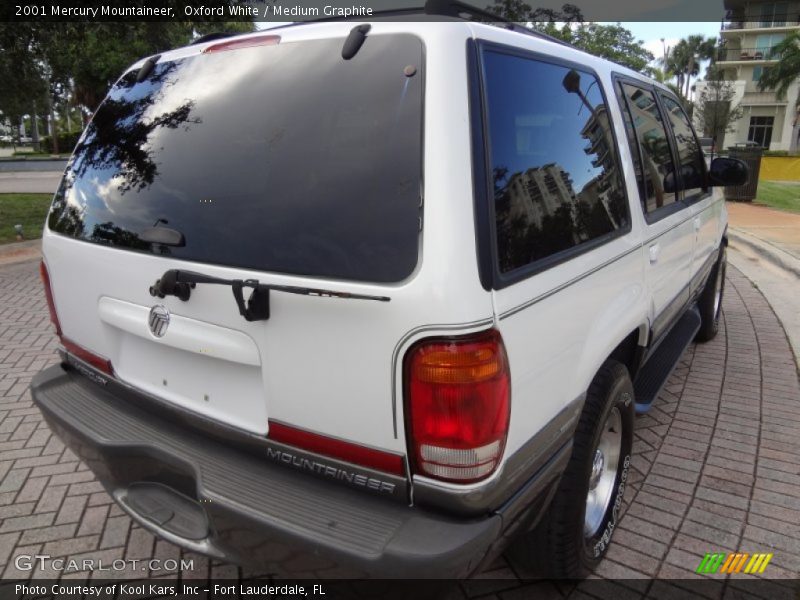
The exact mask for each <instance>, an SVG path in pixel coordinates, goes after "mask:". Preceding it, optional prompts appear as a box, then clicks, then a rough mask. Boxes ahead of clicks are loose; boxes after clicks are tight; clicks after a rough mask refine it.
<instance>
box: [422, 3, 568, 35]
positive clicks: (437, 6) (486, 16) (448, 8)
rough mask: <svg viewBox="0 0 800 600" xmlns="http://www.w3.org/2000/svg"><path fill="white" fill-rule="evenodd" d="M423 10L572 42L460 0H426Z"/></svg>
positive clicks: (432, 13) (429, 13) (431, 13)
mask: <svg viewBox="0 0 800 600" xmlns="http://www.w3.org/2000/svg"><path fill="white" fill-rule="evenodd" d="M423 10H424V12H425V14H428V15H440V16H444V17H455V18H457V19H462V20H465V21H480V22H486V23H492V24H494V25H497V26H499V27H503V28H504V29H508V30H510V31H515V32H517V33H524V34H525V35H530V36H533V37H538V38H543V39H546V40H549V41H551V42H555V43H556V44H561V45H562V46H572V44H569V43H567V42H565V41H564V40H560V39H558V38H557V37H553V36H552V35H548V34H546V33H543V32H541V31H536V30H535V29H530V28H529V27H525V26H524V25H520V24H519V23H516V22H514V21H510V20H508V19H505V18H503V17H501V16H500V15H496V14H495V13H493V12H489V11H488V10H484V9H481V8H477V7H476V6H472V5H470V4H467V3H466V2H461V1H460V0H427V1H426V2H425V7H424V8H423Z"/></svg>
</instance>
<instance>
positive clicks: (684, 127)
mask: <svg viewBox="0 0 800 600" xmlns="http://www.w3.org/2000/svg"><path fill="white" fill-rule="evenodd" d="M661 99H662V100H663V101H664V108H666V109H667V115H668V116H669V122H670V124H671V125H672V133H673V134H674V136H675V146H676V150H677V151H678V160H679V161H680V174H681V177H680V181H679V182H678V185H679V189H681V190H683V191H684V192H685V194H686V197H687V198H689V197H691V196H695V195H698V194H701V193H702V192H703V189H704V186H705V160H704V159H703V153H702V151H701V150H700V144H699V143H698V142H697V138H696V137H695V135H694V130H693V129H692V126H691V124H690V123H689V119H688V118H687V116H686V113H684V112H683V108H681V105H680V104H678V102H676V101H675V100H673V99H672V98H670V97H668V96H662V97H661Z"/></svg>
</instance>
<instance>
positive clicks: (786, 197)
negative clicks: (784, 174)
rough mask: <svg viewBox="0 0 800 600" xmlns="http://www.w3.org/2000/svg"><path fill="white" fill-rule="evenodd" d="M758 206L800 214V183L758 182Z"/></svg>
mask: <svg viewBox="0 0 800 600" xmlns="http://www.w3.org/2000/svg"><path fill="white" fill-rule="evenodd" d="M756 202H757V203H758V204H764V205H766V206H769V207H771V208H777V209H780V210H788V211H791V212H796V213H800V183H778V182H777V181H759V182H758V197H757V198H756Z"/></svg>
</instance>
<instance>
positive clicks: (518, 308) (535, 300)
mask: <svg viewBox="0 0 800 600" xmlns="http://www.w3.org/2000/svg"><path fill="white" fill-rule="evenodd" d="M641 250H642V247H641V246H635V247H634V248H631V249H630V250H626V251H625V252H623V253H622V254H619V255H617V256H615V257H614V258H610V259H608V260H607V261H606V262H604V263H603V264H601V265H598V266H596V267H595V268H593V269H591V270H589V271H586V272H584V273H583V274H581V275H578V276H577V277H574V278H572V279H570V280H569V281H566V282H564V283H562V284H561V285H559V286H557V287H555V288H553V289H552V290H550V291H549V292H545V293H544V294H541V295H539V296H536V297H535V298H533V299H531V300H528V301H527V302H524V303H522V304H520V305H519V306H515V307H514V308H510V309H508V310H507V311H505V312H504V313H502V314H500V316H499V317H498V318H499V319H500V320H501V321H502V320H503V319H507V318H508V317H511V316H513V315H515V314H517V313H518V312H520V311H521V310H525V309H526V308H529V307H531V306H533V305H534V304H538V303H539V302H541V301H542V300H546V299H547V298H549V297H550V296H552V295H553V294H557V293H558V292H560V291H562V290H564V289H566V288H568V287H570V286H572V285H574V284H576V283H578V282H579V281H581V280H583V279H586V278H587V277H589V276H590V275H593V274H594V273H596V272H598V271H600V270H602V269H605V268H606V267H607V266H609V265H611V264H613V263H615V262H617V261H618V260H621V259H623V258H625V257H626V256H628V255H629V254H633V253H634V252H638V251H641Z"/></svg>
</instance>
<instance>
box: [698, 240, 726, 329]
mask: <svg viewBox="0 0 800 600" xmlns="http://www.w3.org/2000/svg"><path fill="white" fill-rule="evenodd" d="M727 265H728V254H727V250H726V249H725V244H724V243H723V245H722V246H721V247H720V249H719V254H718V257H717V262H716V264H715V265H714V268H713V269H711V273H710V274H709V276H708V281H706V285H705V288H704V289H703V293H702V294H701V295H700V298H699V299H698V301H697V308H698V309H699V310H700V330H699V331H698V332H697V336H696V339H697V341H698V342H708V341H711V340H712V339H714V337H716V335H717V332H718V331H719V323H720V318H721V316H722V300H723V299H724V297H725V276H726V273H727ZM720 271H721V277H722V281H721V282H720V297H719V309H718V310H716V311H715V310H714V296H715V295H716V285H717V278H718V277H719V276H720Z"/></svg>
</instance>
